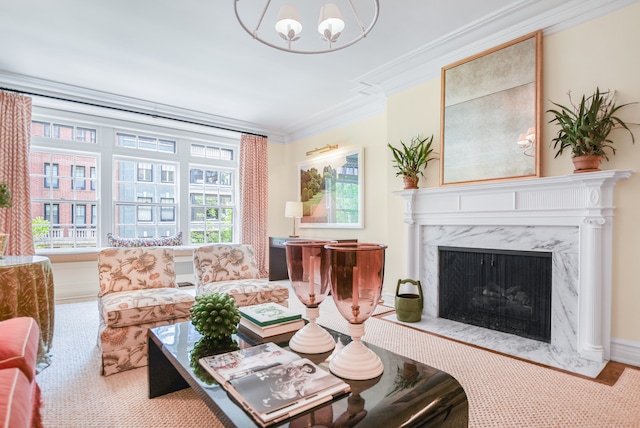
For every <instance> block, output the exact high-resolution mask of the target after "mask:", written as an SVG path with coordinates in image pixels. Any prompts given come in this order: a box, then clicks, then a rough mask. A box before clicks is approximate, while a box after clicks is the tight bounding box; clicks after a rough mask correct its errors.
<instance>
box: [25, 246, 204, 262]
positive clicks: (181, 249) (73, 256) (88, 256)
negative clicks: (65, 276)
mask: <svg viewBox="0 0 640 428" xmlns="http://www.w3.org/2000/svg"><path fill="white" fill-rule="evenodd" d="M197 247H198V245H179V246H175V247H167V248H173V249H174V256H175V257H193V250H194V249H195V248H197ZM106 248H109V247H106ZM102 250H103V248H89V249H85V248H71V249H68V250H61V249H57V250H36V254H37V255H39V256H45V257H48V258H49V260H51V263H73V262H92V261H97V260H98V255H99V254H100V251H102Z"/></svg>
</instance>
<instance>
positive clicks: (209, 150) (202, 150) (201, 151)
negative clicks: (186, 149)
mask: <svg viewBox="0 0 640 428" xmlns="http://www.w3.org/2000/svg"><path fill="white" fill-rule="evenodd" d="M191 156H195V157H200V158H209V159H221V160H233V150H231V149H225V148H220V147H214V146H205V145H202V144H192V145H191Z"/></svg>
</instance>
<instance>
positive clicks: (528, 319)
mask: <svg viewBox="0 0 640 428" xmlns="http://www.w3.org/2000/svg"><path fill="white" fill-rule="evenodd" d="M438 254H439V272H440V279H439V287H440V288H439V296H440V297H439V307H440V309H439V315H440V317H442V318H447V319H450V320H454V321H458V322H462V323H465V324H471V325H475V326H479V327H485V328H489V329H492V330H497V331H502V332H505V333H512V334H516V335H518V336H522V337H526V338H529V339H534V340H539V341H543V342H547V343H549V342H550V341H551V283H552V280H551V269H552V268H551V253H549V252H537V251H508V250H493V249H479V248H459V247H438Z"/></svg>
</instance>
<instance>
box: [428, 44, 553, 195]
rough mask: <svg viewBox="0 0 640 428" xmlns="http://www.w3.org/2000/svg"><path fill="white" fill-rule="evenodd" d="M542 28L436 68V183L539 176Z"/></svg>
mask: <svg viewBox="0 0 640 428" xmlns="http://www.w3.org/2000/svg"><path fill="white" fill-rule="evenodd" d="M541 62H542V31H536V32H534V33H531V34H528V35H525V36H522V37H520V38H518V39H516V40H513V41H510V42H508V43H505V44H503V45H500V46H497V47H495V48H493V49H490V50H487V51H485V52H482V53H480V54H478V55H475V56H472V57H470V58H467V59H464V60H462V61H458V62H456V63H454V64H451V65H449V66H446V67H443V68H442V100H441V101H442V108H441V111H442V117H441V128H442V134H441V151H440V184H441V185H448V184H464V183H469V182H477V181H491V180H505V179H516V178H527V177H539V176H540V145H539V142H538V140H539V138H538V136H539V135H540V129H541V126H540V120H541V96H542V64H541Z"/></svg>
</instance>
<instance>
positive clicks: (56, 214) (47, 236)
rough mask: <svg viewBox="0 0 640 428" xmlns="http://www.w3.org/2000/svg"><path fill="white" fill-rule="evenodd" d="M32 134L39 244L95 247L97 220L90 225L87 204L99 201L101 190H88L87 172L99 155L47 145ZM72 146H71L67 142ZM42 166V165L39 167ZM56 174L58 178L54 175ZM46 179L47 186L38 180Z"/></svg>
mask: <svg viewBox="0 0 640 428" xmlns="http://www.w3.org/2000/svg"><path fill="white" fill-rule="evenodd" d="M37 142H38V139H37V138H35V137H32V150H31V153H30V159H29V164H30V166H29V168H30V170H31V215H32V231H33V236H34V244H35V246H36V248H67V247H78V246H86V247H95V246H96V245H97V238H96V224H97V218H98V215H97V213H96V218H95V222H94V223H93V224H92V225H90V227H89V229H92V230H86V229H87V217H86V215H87V212H86V209H87V208H86V207H87V205H97V198H98V195H97V192H96V191H95V190H86V178H85V173H86V171H87V169H89V170H91V168H94V169H96V173H97V159H98V158H97V156H95V155H94V156H90V155H87V154H85V150H83V151H82V153H75V154H74V153H72V152H70V151H69V150H61V151H58V150H53V149H51V148H49V149H46V148H45V147H44V146H46V144H45V145H44V146H38V145H37ZM66 147H68V146H66ZM39 168H40V169H39ZM54 177H55V178H54ZM39 182H44V186H42V187H40V186H38V185H37V184H38V183H39Z"/></svg>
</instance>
